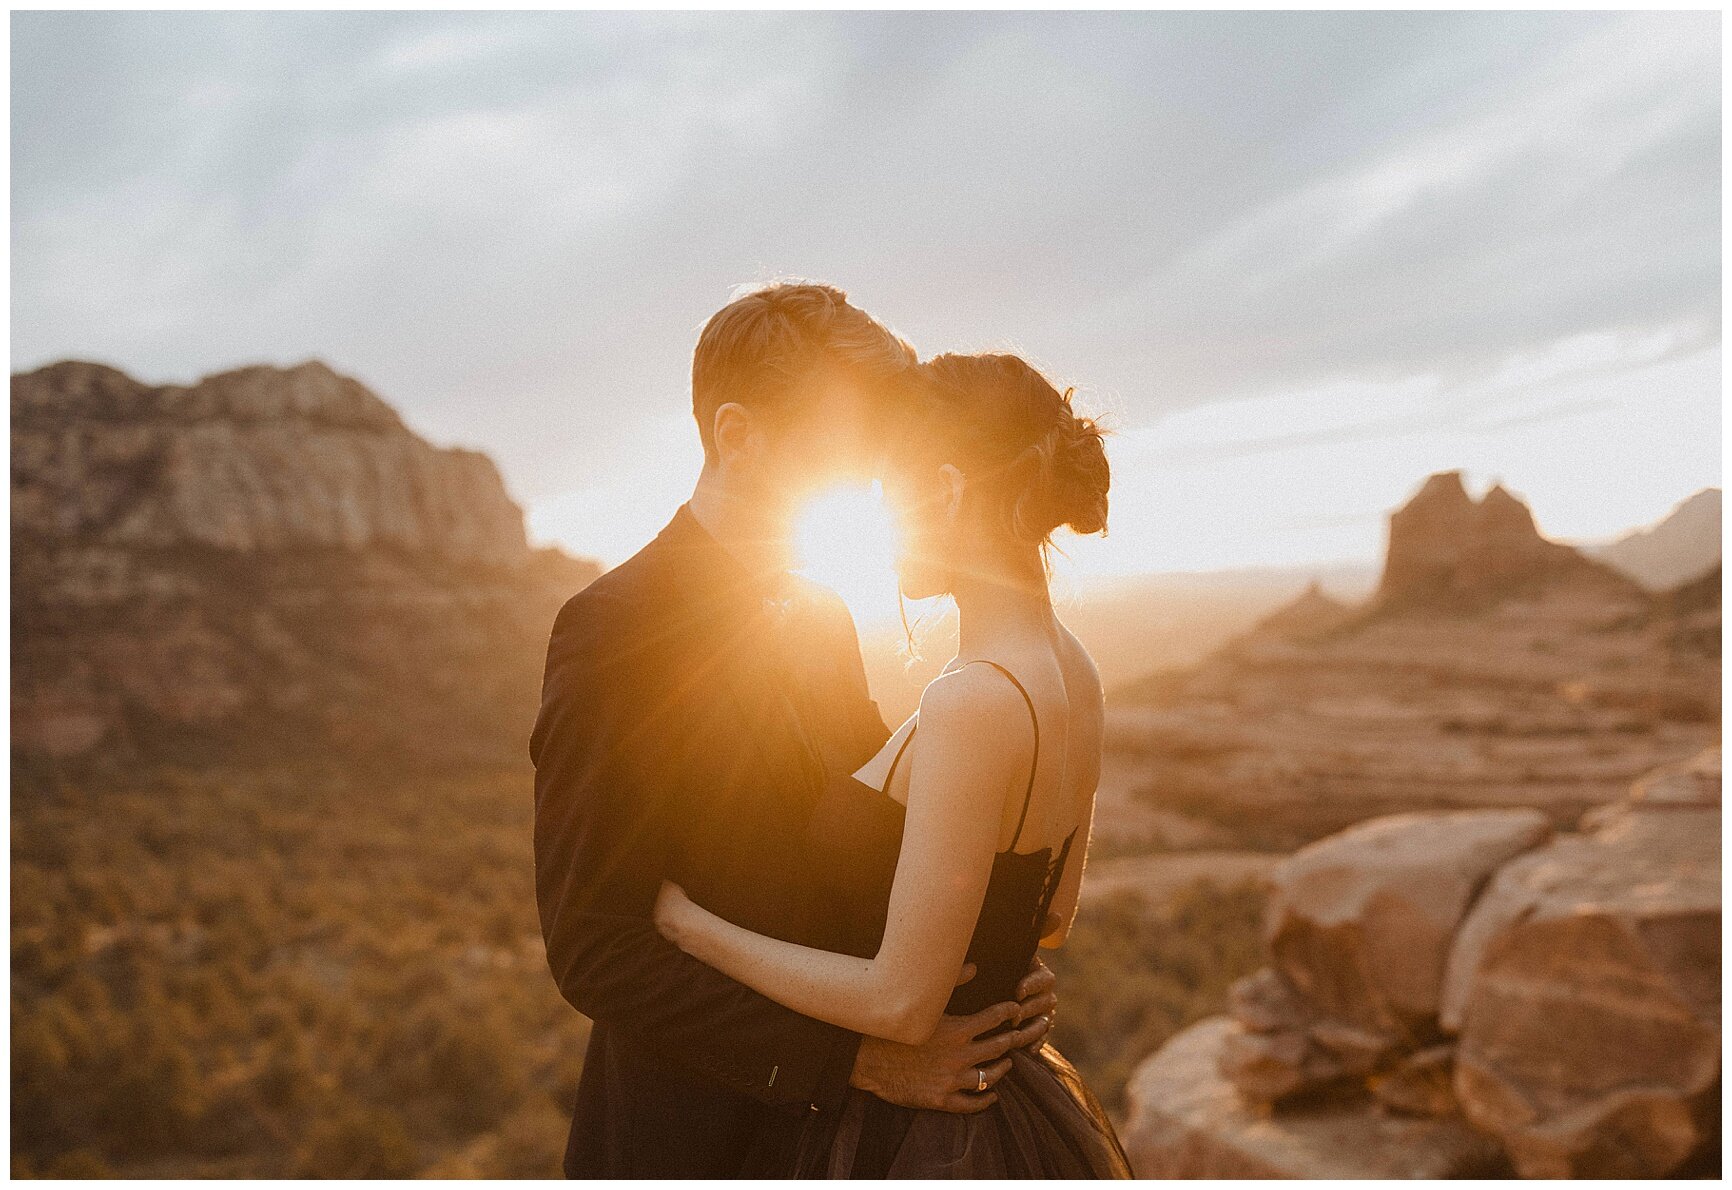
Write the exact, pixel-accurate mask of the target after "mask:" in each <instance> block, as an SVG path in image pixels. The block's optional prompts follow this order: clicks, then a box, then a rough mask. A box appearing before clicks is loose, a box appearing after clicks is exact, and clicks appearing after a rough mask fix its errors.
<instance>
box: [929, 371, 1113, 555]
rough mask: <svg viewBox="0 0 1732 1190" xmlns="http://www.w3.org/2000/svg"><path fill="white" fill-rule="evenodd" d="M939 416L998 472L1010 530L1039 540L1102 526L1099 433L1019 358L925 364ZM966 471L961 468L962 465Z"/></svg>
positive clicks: (1104, 478)
mask: <svg viewBox="0 0 1732 1190" xmlns="http://www.w3.org/2000/svg"><path fill="white" fill-rule="evenodd" d="M926 367H927V369H928V372H929V374H930V375H931V377H932V379H933V382H934V383H933V390H934V393H935V395H936V396H937V397H938V398H939V400H940V402H941V404H942V406H943V410H942V413H941V417H942V418H943V419H944V421H945V423H946V424H948V426H949V427H950V429H951V431H952V432H953V433H955V432H958V431H960V433H961V437H962V438H963V439H964V440H965V441H964V443H963V444H964V445H965V446H966V448H967V449H968V452H969V453H970V454H971V455H973V456H974V458H975V462H976V463H977V464H979V465H982V466H983V467H984V470H985V473H986V474H993V473H997V474H999V475H1002V485H1003V486H1002V488H1001V490H1002V491H1003V493H1004V496H1005V497H1006V500H1007V505H1008V508H1007V512H1008V513H1009V518H1010V525H1011V529H1012V531H1013V532H1014V533H1015V534H1016V535H1017V536H1019V537H1022V538H1025V539H1027V540H1030V541H1037V542H1044V541H1046V540H1047V539H1048V538H1049V537H1051V536H1052V533H1053V531H1054V530H1055V529H1058V528H1061V527H1068V528H1070V529H1071V530H1073V531H1074V532H1077V533H1084V534H1088V533H1103V532H1105V531H1106V527H1107V489H1108V488H1109V486H1110V485H1111V481H1112V474H1111V469H1110V468H1109V467H1108V466H1107V452H1106V444H1105V442H1104V432H1103V431H1102V429H1101V427H1100V425H1099V423H1097V422H1096V421H1095V419H1094V418H1092V417H1085V416H1083V415H1080V414H1078V413H1077V412H1076V410H1075V409H1073V408H1072V406H1071V397H1072V394H1073V393H1074V391H1075V390H1074V389H1068V388H1067V389H1065V390H1064V392H1062V393H1061V392H1059V391H1058V389H1056V388H1054V387H1053V385H1052V383H1051V382H1050V381H1049V380H1047V378H1046V377H1045V376H1043V375H1041V374H1040V372H1039V371H1038V370H1036V369H1035V368H1034V367H1033V366H1032V365H1030V364H1029V363H1028V362H1027V361H1025V360H1023V359H1022V358H1021V357H1020V356H1015V355H1008V354H1000V355H941V356H938V357H937V358H935V359H933V360H932V361H931V362H930V363H929V364H927V365H926ZM965 470H966V468H965Z"/></svg>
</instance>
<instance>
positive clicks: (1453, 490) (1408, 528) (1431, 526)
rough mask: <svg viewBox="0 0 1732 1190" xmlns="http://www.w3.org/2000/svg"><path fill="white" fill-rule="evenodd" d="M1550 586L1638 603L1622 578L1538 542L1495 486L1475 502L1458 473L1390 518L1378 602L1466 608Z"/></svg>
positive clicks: (1440, 477) (1522, 509)
mask: <svg viewBox="0 0 1732 1190" xmlns="http://www.w3.org/2000/svg"><path fill="white" fill-rule="evenodd" d="M1556 583H1566V584H1572V585H1576V586H1579V587H1582V588H1584V589H1591V590H1592V591H1594V592H1595V593H1597V594H1601V595H1605V596H1610V597H1614V598H1616V597H1623V598H1627V599H1630V600H1632V601H1638V602H1639V600H1640V592H1639V590H1638V589H1637V588H1636V586H1635V584H1634V583H1633V582H1631V581H1630V580H1629V579H1627V578H1625V577H1624V576H1623V575H1621V574H1619V573H1618V572H1616V571H1614V570H1612V569H1611V568H1610V567H1608V566H1605V565H1603V564H1601V563H1598V562H1595V561H1593V560H1591V559H1589V558H1587V557H1585V556H1583V555H1582V554H1581V553H1580V552H1578V551H1577V550H1576V549H1574V548H1573V547H1571V546H1568V545H1565V544H1563V543H1562V542H1556V541H1550V540H1548V539H1546V538H1545V537H1542V536H1541V535H1540V532H1539V529H1538V527H1537V526H1535V524H1534V519H1533V514H1532V513H1530V512H1529V511H1528V508H1527V505H1525V504H1523V503H1522V502H1521V501H1520V500H1518V499H1517V498H1516V497H1515V496H1513V495H1511V494H1510V493H1509V492H1508V491H1506V490H1505V489H1504V488H1503V487H1502V486H1501V485H1494V486H1493V487H1492V488H1491V490H1490V491H1488V492H1487V493H1486V494H1485V495H1484V496H1483V497H1482V498H1481V499H1479V500H1477V501H1476V500H1474V499H1473V498H1472V497H1471V496H1469V495H1468V494H1467V490H1466V489H1465V488H1464V487H1463V486H1462V482H1461V472H1459V471H1442V472H1438V473H1437V474H1435V475H1432V476H1430V477H1429V478H1428V479H1426V481H1425V483H1424V484H1423V485H1422V486H1421V487H1420V489H1419V492H1418V493H1417V494H1416V495H1415V496H1414V497H1413V498H1412V499H1411V500H1409V501H1408V502H1407V503H1406V504H1404V505H1403V506H1402V507H1400V508H1398V509H1396V510H1395V511H1394V512H1393V513H1391V514H1390V516H1389V545H1388V552H1387V554H1386V555H1385V562H1384V569H1383V579H1382V581H1381V583H1380V584H1379V585H1378V591H1377V602H1378V604H1379V605H1380V606H1383V607H1396V606H1410V605H1432V606H1446V607H1455V608H1471V607H1478V606H1487V605H1490V604H1492V603H1495V602H1497V601H1498V600H1500V599H1502V598H1504V597H1506V596H1509V595H1511V594H1515V593H1518V592H1522V591H1531V590H1534V589H1536V588H1540V587H1544V586H1549V585H1553V584H1556Z"/></svg>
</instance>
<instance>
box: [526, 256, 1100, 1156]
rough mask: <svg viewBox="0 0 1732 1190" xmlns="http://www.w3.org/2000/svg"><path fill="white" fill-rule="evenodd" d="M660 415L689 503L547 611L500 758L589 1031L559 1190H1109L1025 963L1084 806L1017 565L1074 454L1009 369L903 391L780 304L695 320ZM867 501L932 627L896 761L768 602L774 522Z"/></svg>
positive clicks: (1040, 380) (848, 640) (825, 660)
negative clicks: (1015, 1183)
mask: <svg viewBox="0 0 1732 1190" xmlns="http://www.w3.org/2000/svg"><path fill="white" fill-rule="evenodd" d="M692 408H693V412H694V414H695V415H696V418H697V427H698V433H699V435H700V437H701V438H702V440H703V448H704V466H703V470H702V473H701V475H700V477H699V479H698V482H697V486H696V488H695V490H694V491H693V493H692V496H691V498H690V500H689V501H688V502H687V503H686V504H685V505H683V506H682V507H681V508H680V509H679V511H678V512H677V513H676V514H675V515H674V517H673V519H672V520H671V521H670V522H669V523H668V524H667V526H666V527H665V528H664V529H663V530H662V531H661V533H660V534H659V535H658V536H657V537H656V538H655V539H654V540H653V541H651V542H650V543H649V544H648V545H646V546H645V547H644V548H643V549H642V550H641V551H639V552H638V553H637V554H636V555H634V556H633V557H632V558H631V559H629V560H628V561H626V562H625V563H623V564H621V565H620V566H618V567H616V568H615V569H613V570H611V571H609V572H608V573H606V574H604V575H603V576H602V577H601V578H599V579H597V580H596V581H595V582H594V583H593V584H591V585H590V586H589V587H587V588H586V589H584V590H583V591H582V592H580V593H578V594H577V595H575V596H573V597H572V598H571V599H570V600H569V601H568V602H567V603H566V604H565V605H564V607H563V608H562V609H561V610H560V613H559V616H558V618H557V620H556V621H555V623H554V627H553V633H552V638H551V640H550V642H549V645H548V654H547V667H546V671H545V676H544V680H543V687H542V701H541V710H540V714H539V715H538V717H537V720H536V723H535V727H534V731H533V733H532V735H531V738H530V753H531V757H532V759H533V760H534V762H535V861H536V896H537V901H538V904H539V907H540V912H541V924H542V933H543V935H544V937H545V939H546V942H547V957H548V963H549V965H550V967H551V968H552V971H553V975H554V977H555V979H556V980H557V982H558V984H559V988H560V991H561V993H562V994H563V995H564V996H565V998H566V999H567V1000H568V1001H570V1003H571V1004H572V1005H574V1006H575V1007H576V1008H577V1009H578V1010H579V1011H581V1012H583V1013H585V1014H586V1015H587V1016H589V1017H590V1018H591V1020H592V1021H593V1022H594V1026H593V1030H592V1032H591V1034H590V1041H589V1049H588V1054H587V1056H586V1058H585V1061H584V1068H583V1075H582V1079H581V1081H580V1084H579V1087H578V1096H577V1109H576V1116H575V1118H574V1120H573V1121H572V1129H571V1137H570V1141H569V1143H568V1145H567V1149H566V1155H565V1172H566V1173H567V1175H569V1176H573V1177H908V1178H924V1177H946V1178H951V1177H955V1178H998V1177H1042V1178H1069V1177H1128V1176H1130V1171H1129V1168H1128V1166H1127V1163H1126V1160H1125V1156H1124V1152H1123V1150H1122V1148H1121V1147H1120V1145H1119V1142H1118V1139H1117V1137H1116V1136H1114V1134H1113V1130H1112V1126H1111V1124H1110V1123H1109V1122H1108V1121H1107V1118H1106V1115H1105V1113H1104V1112H1103V1111H1102V1110H1101V1108H1100V1105H1099V1104H1098V1103H1097V1101H1096V1100H1095V1098H1094V1096H1093V1095H1092V1094H1091V1093H1090V1092H1089V1091H1088V1089H1087V1088H1086V1087H1085V1086H1084V1085H1083V1083H1082V1082H1081V1080H1080V1079H1079V1078H1078V1076H1077V1074H1076V1071H1075V1070H1074V1069H1073V1068H1072V1067H1071V1066H1070V1064H1069V1063H1068V1062H1066V1061H1065V1059H1064V1058H1063V1057H1062V1056H1060V1055H1059V1053H1058V1051H1057V1050H1056V1049H1054V1048H1053V1047H1052V1046H1051V1045H1050V1044H1049V1043H1048V1042H1047V1040H1046V1036H1047V1033H1048V1032H1049V1031H1050V1029H1051V1025H1052V1017H1053V1012H1054V1010H1055V1008H1056V1005H1057V992H1056V987H1055V982H1056V981H1055V980H1054V978H1053V976H1052V973H1051V972H1050V971H1048V970H1047V969H1046V967H1045V966H1044V965H1043V964H1042V963H1040V961H1039V959H1038V958H1037V957H1036V952H1037V950H1038V948H1040V947H1056V946H1058V945H1060V944H1062V943H1063V942H1064V940H1065V936H1066V934H1067V933H1068V931H1069V929H1070V925H1071V921H1072V918H1073V917H1074V915H1075V913H1076V908H1077V900H1078V893H1079V890H1080V888H1081V884H1082V872H1083V858H1084V852H1085V850H1086V848H1087V842H1088V837H1089V824H1090V820H1091V817H1092V814H1093V807H1094V791H1095V786H1096V783H1097V781H1098V779H1099V775H1100V762H1101V741H1102V731H1103V723H1102V696H1101V685H1100V678H1099V676H1098V674H1097V673H1096V671H1095V667H1094V664H1093V663H1092V661H1091V660H1090V658H1089V656H1088V654H1087V653H1086V652H1085V651H1084V649H1083V648H1082V646H1081V645H1080V644H1079V643H1078V642H1077V640H1076V638H1075V637H1073V636H1072V635H1071V634H1070V633H1069V632H1068V631H1067V630H1066V629H1065V628H1064V626H1063V625H1062V624H1060V623H1059V621H1058V619H1057V618H1056V617H1055V616H1054V614H1053V609H1052V603H1051V600H1050V598H1049V596H1048V592H1047V568H1046V556H1045V555H1046V549H1047V546H1048V543H1049V539H1050V537H1051V534H1052V533H1053V532H1054V531H1056V530H1057V529H1059V528H1060V527H1064V526H1068V527H1070V528H1071V529H1073V530H1075V531H1077V532H1082V533H1093V532H1099V531H1101V530H1103V529H1104V528H1105V522H1106V508H1107V486H1108V469H1107V461H1106V455H1105V452H1104V451H1103V449H1102V443H1101V436H1100V433H1099V432H1098V430H1097V429H1096V427H1095V426H1094V424H1093V423H1092V422H1091V421H1090V420H1089V419H1087V418H1085V417H1081V416H1079V415H1078V414H1076V413H1075V412H1073V410H1072V409H1071V405H1070V399H1069V394H1068V392H1065V393H1061V392H1060V391H1058V390H1057V389H1055V388H1054V387H1053V386H1052V384H1050V383H1049V382H1048V381H1047V380H1046V379H1045V378H1044V377H1043V376H1042V375H1041V374H1040V373H1039V372H1037V371H1036V370H1035V369H1034V368H1032V367H1030V366H1029V365H1028V364H1027V363H1025V362H1024V361H1022V360H1021V359H1019V358H1017V357H1015V356H1012V355H972V356H970V355H941V356H938V357H936V358H934V359H932V360H930V361H928V362H926V363H924V364H923V363H920V362H919V361H918V359H917V357H916V355H915V353H914V351H913V349H912V348H911V347H909V345H908V344H907V343H906V342H904V341H903V340H902V339H900V338H898V337H897V336H896V335H895V334H893V333H892V332H890V331H889V330H888V329H886V328H885V327H884V326H883V325H881V324H880V323H878V322H877V321H876V320H874V319H873V318H871V317H870V316H869V315H867V314H866V313H864V312H863V311H861V310H859V309H858V308H856V307H854V306H852V305H850V304H849V302H848V301H847V299H846V296H845V295H844V294H842V293H841V292H839V291H838V290H836V289H833V288H830V287H828V286H823V285H810V284H778V285H773V286H770V287H767V288H764V289H760V290H758V291H756V292H753V293H749V294H747V295H745V296H743V297H740V298H738V299H737V300H735V301H734V302H732V303H730V304H729V305H728V306H726V307H724V308H723V309H722V310H721V311H719V312H718V313H717V314H716V315H715V316H714V317H712V318H711V319H710V321H709V322H708V324H706V325H705V327H704V329H703V332H702V334H701V336H700V338H699V341H698V345H697V350H696V354H695V356H694V358H693V362H692ZM867 477H873V478H877V479H879V480H880V481H881V482H882V485H883V490H884V493H885V497H886V500H887V502H888V503H889V504H890V505H891V507H892V508H893V510H894V511H895V513H896V515H897V517H898V518H899V520H900V523H901V529H902V539H903V556H902V557H901V558H900V559H899V562H898V573H899V578H900V582H901V587H902V590H903V592H904V593H905V594H906V595H909V596H911V597H915V598H920V597H926V596H932V595H937V594H949V595H951V596H953V597H954V599H955V602H956V606H957V612H958V616H959V621H960V640H959V648H958V652H957V656H956V657H955V659H954V660H952V661H951V662H950V663H949V664H948V665H947V666H945V669H944V672H943V673H942V674H941V675H940V676H939V677H938V678H936V679H935V680H934V681H933V682H932V683H931V684H930V685H928V686H927V687H926V689H925V691H924V692H923V694H922V696H921V700H920V706H919V710H918V711H917V712H916V713H915V714H914V715H913V716H912V717H910V718H909V720H908V721H907V722H905V723H903V724H902V725H901V726H900V727H899V728H897V729H896V730H895V731H894V732H892V731H891V730H890V729H889V728H888V726H887V725H886V724H885V722H884V720H883V717H882V716H881V715H880V713H879V710H878V707H877V704H876V703H874V702H873V701H872V699H871V697H870V695H869V694H868V692H867V686H866V676H865V670H864V666H863V663H862V660H861V656H860V648H859V642H858V638H857V636H856V632H855V628H854V624H853V621H852V619H851V618H850V616H849V613H848V611H847V609H846V608H845V607H844V606H843V604H842V603H841V601H840V600H839V599H838V598H837V597H836V596H835V595H834V594H833V593H831V592H829V591H828V590H826V589H824V588H822V587H819V586H817V585H816V584H812V583H809V582H807V581H805V580H803V579H800V578H798V577H796V576H794V575H792V574H790V573H789V569H788V568H789V565H790V556H789V538H790V533H791V530H792V524H793V520H794V518H795V517H796V516H797V514H798V512H799V511H800V509H801V507H802V506H803V505H804V504H805V503H806V502H807V500H808V499H809V498H810V497H811V496H812V495H813V494H814V493H815V492H817V491H818V490H819V489H820V488H821V487H823V486H826V485H829V484H832V483H834V482H836V481H837V480H838V479H848V478H854V479H860V478H867Z"/></svg>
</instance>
